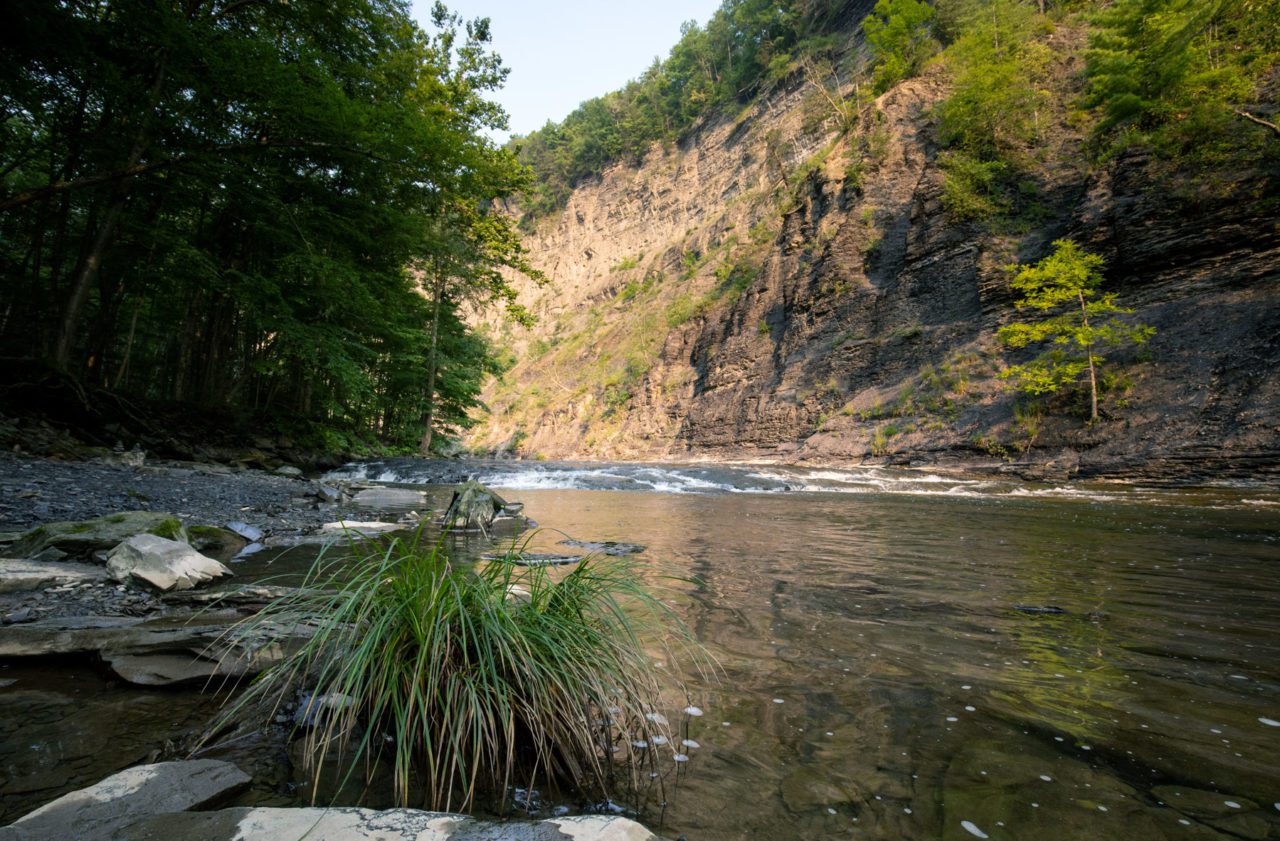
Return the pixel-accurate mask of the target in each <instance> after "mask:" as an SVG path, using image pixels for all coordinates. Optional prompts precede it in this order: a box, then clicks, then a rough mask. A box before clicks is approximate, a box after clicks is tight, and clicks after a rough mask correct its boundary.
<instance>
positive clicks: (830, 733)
mask: <svg viewBox="0 0 1280 841" xmlns="http://www.w3.org/2000/svg"><path fill="white" fill-rule="evenodd" d="M827 735H828V736H834V735H835V733H832V732H831V731H830V730H828V731H827Z"/></svg>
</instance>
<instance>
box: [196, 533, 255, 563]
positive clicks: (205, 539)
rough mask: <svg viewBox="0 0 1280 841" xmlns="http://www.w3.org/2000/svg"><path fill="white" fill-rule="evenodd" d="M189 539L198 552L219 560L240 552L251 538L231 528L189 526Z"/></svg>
mask: <svg viewBox="0 0 1280 841" xmlns="http://www.w3.org/2000/svg"><path fill="white" fill-rule="evenodd" d="M187 539H188V540H189V541H190V542H191V546H192V548H194V549H195V550H196V551H197V552H200V553H202V554H205V555H208V556H210V557H212V558H217V559H218V560H230V559H232V558H234V557H235V556H236V555H238V554H240V552H241V551H243V550H244V548H245V547H246V546H248V545H249V542H250V541H249V540H248V539H247V538H245V537H243V536H241V535H239V534H237V533H236V532H234V531H232V530H231V529H223V528H218V527H217V526H189V527H188V528H187Z"/></svg>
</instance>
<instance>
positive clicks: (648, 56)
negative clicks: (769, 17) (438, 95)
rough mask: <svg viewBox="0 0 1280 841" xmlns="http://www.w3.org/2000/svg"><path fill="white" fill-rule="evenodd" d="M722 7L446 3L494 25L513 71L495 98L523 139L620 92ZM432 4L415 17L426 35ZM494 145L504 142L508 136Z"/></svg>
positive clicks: (684, 1)
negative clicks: (686, 30)
mask: <svg viewBox="0 0 1280 841" xmlns="http://www.w3.org/2000/svg"><path fill="white" fill-rule="evenodd" d="M720 2H721V0H640V2H617V0H558V2H552V0H445V5H446V6H448V7H449V10H450V11H453V12H457V13H459V14H461V15H462V16H463V17H464V18H467V19H471V18H477V17H487V18H489V19H490V21H491V28H492V32H493V49H494V50H495V51H496V52H497V53H498V54H499V55H501V56H502V60H503V63H504V64H506V66H507V67H509V68H511V75H510V76H508V77H507V84H506V87H504V88H503V89H502V90H499V91H497V92H495V94H494V95H493V97H492V98H493V99H494V100H496V101H497V102H498V103H499V104H501V105H502V106H503V107H504V108H505V109H506V111H507V114H508V115H509V116H510V120H511V131H512V133H515V134H528V133H529V132H531V131H533V130H534V129H538V128H541V127H542V126H543V124H544V123H546V121H547V120H553V121H555V122H559V121H560V120H562V119H564V117H565V116H566V115H568V114H569V112H570V111H572V110H573V109H575V108H577V107H578V105H579V104H580V103H581V102H583V101H584V100H588V99H591V98H592V97H596V96H600V95H601V94H605V93H608V92H609V91H612V90H617V89H618V88H620V87H622V86H623V85H624V84H626V83H627V82H628V81H629V80H631V79H634V78H636V77H637V76H639V75H640V74H641V73H643V72H644V71H645V70H646V69H647V68H648V67H649V65H650V64H652V63H653V59H654V57H659V58H666V57H667V53H668V52H670V50H671V48H672V47H673V46H675V43H676V41H678V40H680V24H682V23H684V22H685V21H686V20H696V21H697V22H698V23H699V24H705V23H706V22H707V20H708V19H710V17H711V14H712V12H714V11H715V10H716V9H717V8H719V6H720ZM431 6H432V0H414V2H413V12H414V15H415V16H416V17H417V19H418V21H419V22H420V23H421V24H422V25H423V28H424V29H426V30H427V31H431ZM495 139H498V140H505V139H506V136H505V135H498V136H497V137H496V138H495Z"/></svg>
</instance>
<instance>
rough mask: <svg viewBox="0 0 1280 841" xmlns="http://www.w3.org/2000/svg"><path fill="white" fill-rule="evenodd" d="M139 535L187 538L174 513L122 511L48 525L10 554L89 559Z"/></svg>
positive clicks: (26, 536)
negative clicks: (44, 553) (46, 553)
mask: <svg viewBox="0 0 1280 841" xmlns="http://www.w3.org/2000/svg"><path fill="white" fill-rule="evenodd" d="M137 534H153V535H156V536H158V537H163V538H167V539H170V540H183V541H185V540H186V539H187V533H186V530H185V529H184V528H183V526H182V521H181V520H179V519H178V518H177V517H175V516H173V515H172V514H162V513H159V512H155V511H122V512H120V513H119V514H108V515H107V516H105V517H98V518H97V519H96V520H82V521H79V522H65V523H46V524H44V525H43V526H37V527H36V528H34V529H32V530H31V531H29V532H27V533H26V534H24V535H23V536H22V537H20V538H19V539H18V540H17V541H16V542H15V543H14V544H13V546H11V547H10V548H9V551H8V554H10V555H13V556H16V557H22V558H32V557H35V556H36V555H37V554H39V553H40V552H42V551H46V550H49V549H56V550H57V551H59V552H63V553H65V554H67V555H70V556H73V557H78V558H88V557H90V556H91V555H92V554H93V553H94V552H96V551H99V550H104V549H112V548H114V547H115V546H116V545H118V544H119V543H120V542H121V541H124V540H127V539H128V538H130V537H133V536H134V535H137Z"/></svg>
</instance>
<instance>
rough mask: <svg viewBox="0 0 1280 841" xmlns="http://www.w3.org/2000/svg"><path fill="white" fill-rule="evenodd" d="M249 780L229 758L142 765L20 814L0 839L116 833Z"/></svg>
mask: <svg viewBox="0 0 1280 841" xmlns="http://www.w3.org/2000/svg"><path fill="white" fill-rule="evenodd" d="M250 781H251V780H250V778H249V775H248V774H246V773H244V772H243V771H241V770H240V769H239V768H237V767H236V766H234V765H232V764H231V763H230V762H221V761H218V760H215V759H194V760H187V761H184V762H160V763H156V764H154V765H140V766H137V767H135V768H128V769H126V770H124V771H121V772H119V773H117V774H112V775H111V776H110V777H107V778H106V779H105V780H102V781H101V782H99V783H97V784H95V785H92V786H89V787H88V788H84V789H80V790H79V791H73V792H71V793H70V794H64V795H63V796H62V797H59V798H58V799H57V800H54V801H52V802H51V803H47V804H45V805H44V806H41V807H40V808H39V809H36V810H35V811H34V812H30V813H29V814H27V815H24V816H23V817H21V818H18V820H16V821H15V822H14V823H12V824H10V825H9V826H7V827H5V828H4V829H0V839H3V841H11V839H12V841H27V839H31V841H36V839H41V840H42V841H44V839H53V838H66V839H72V838H114V837H116V835H115V834H116V833H117V832H119V831H120V830H122V829H124V828H125V827H128V826H130V825H132V824H134V823H135V822H137V821H139V820H142V819H146V818H150V817H151V816H154V815H164V814H167V813H171V812H179V813H180V812H182V811H183V810H185V809H198V808H202V807H205V806H209V805H212V804H215V803H217V802H218V801H219V800H223V799H225V798H226V797H228V796H230V795H232V794H234V793H236V792H238V791H240V790H241V789H243V788H246V787H247V786H248V785H249V783H250ZM126 837H135V838H136V837H145V836H133V835H131V836H126ZM170 837H173V838H182V837H192V836H184V835H175V836H170Z"/></svg>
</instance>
